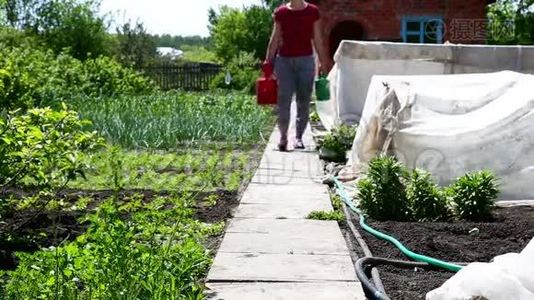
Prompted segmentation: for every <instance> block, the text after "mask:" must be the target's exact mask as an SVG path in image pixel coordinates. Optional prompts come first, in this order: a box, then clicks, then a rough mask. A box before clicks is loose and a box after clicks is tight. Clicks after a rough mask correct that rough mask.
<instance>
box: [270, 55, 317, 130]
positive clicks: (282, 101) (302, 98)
mask: <svg viewBox="0 0 534 300" xmlns="http://www.w3.org/2000/svg"><path fill="white" fill-rule="evenodd" d="M275 73H276V78H277V79H278V127H279V128H280V133H281V135H282V138H287V131H288V128H289V121H290V116H291V101H292V99H293V95H294V94H296V101H297V122H296V123H297V124H296V125H297V128H296V129H297V132H296V135H297V136H296V138H297V139H301V138H302V135H303V134H304V131H305V130H306V126H308V121H309V117H310V102H311V96H312V92H313V84H314V78H315V59H314V57H313V55H310V56H298V57H283V56H277V57H276V59H275Z"/></svg>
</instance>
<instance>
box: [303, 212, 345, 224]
mask: <svg viewBox="0 0 534 300" xmlns="http://www.w3.org/2000/svg"><path fill="white" fill-rule="evenodd" d="M306 219H311V220H322V221H338V222H341V221H344V220H345V215H344V214H343V213H342V212H340V211H337V210H334V211H312V212H311V213H310V214H309V215H308V216H307V217H306Z"/></svg>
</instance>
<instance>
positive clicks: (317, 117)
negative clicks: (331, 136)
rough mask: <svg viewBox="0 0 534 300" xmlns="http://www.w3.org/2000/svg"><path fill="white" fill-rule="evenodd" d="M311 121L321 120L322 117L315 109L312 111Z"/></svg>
mask: <svg viewBox="0 0 534 300" xmlns="http://www.w3.org/2000/svg"><path fill="white" fill-rule="evenodd" d="M310 121H311V122H320V121H321V118H319V114H317V112H316V111H315V110H314V111H312V112H311V113H310Z"/></svg>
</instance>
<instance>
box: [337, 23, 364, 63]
mask: <svg viewBox="0 0 534 300" xmlns="http://www.w3.org/2000/svg"><path fill="white" fill-rule="evenodd" d="M361 39H363V28H362V26H361V25H360V23H358V22H355V21H343V22H339V23H337V24H336V26H334V28H333V29H332V31H330V56H331V57H333V56H334V54H335V53H336V50H337V47H338V46H339V44H340V43H341V41H342V40H361Z"/></svg>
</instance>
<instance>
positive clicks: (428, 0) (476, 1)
mask: <svg viewBox="0 0 534 300" xmlns="http://www.w3.org/2000/svg"><path fill="white" fill-rule="evenodd" d="M487 4H488V1H487V0H321V1H320V4H319V9H320V10H321V15H322V18H323V25H324V26H323V28H324V36H325V44H329V40H330V33H331V32H332V30H333V29H334V27H335V26H336V25H337V24H338V23H339V22H343V21H354V22H357V23H358V24H359V25H360V26H361V27H362V29H363V34H362V36H361V39H363V40H381V41H402V35H401V30H402V25H401V24H402V19H403V17H404V16H437V17H440V18H441V19H442V20H443V22H444V28H445V30H444V41H447V40H448V41H450V42H453V43H481V42H484V40H483V39H481V38H480V26H484V20H485V18H486V6H487ZM468 30H470V31H473V30H478V33H479V34H478V35H476V36H472V34H469V33H468V32H467V31H468ZM459 33H463V34H459Z"/></svg>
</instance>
